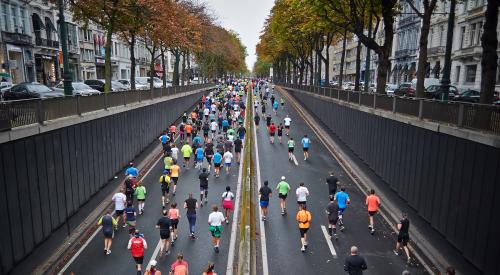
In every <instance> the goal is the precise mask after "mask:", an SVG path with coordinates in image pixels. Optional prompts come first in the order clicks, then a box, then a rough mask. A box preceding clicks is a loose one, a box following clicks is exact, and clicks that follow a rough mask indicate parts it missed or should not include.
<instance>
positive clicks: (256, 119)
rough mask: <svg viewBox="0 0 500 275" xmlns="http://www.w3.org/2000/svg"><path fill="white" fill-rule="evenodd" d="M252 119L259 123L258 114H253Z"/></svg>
mask: <svg viewBox="0 0 500 275" xmlns="http://www.w3.org/2000/svg"><path fill="white" fill-rule="evenodd" d="M253 120H255V123H256V124H259V121H260V116H259V115H255V117H254V118H253Z"/></svg>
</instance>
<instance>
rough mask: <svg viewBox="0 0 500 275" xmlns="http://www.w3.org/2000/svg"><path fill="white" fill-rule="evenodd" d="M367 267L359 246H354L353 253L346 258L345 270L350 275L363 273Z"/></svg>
mask: <svg viewBox="0 0 500 275" xmlns="http://www.w3.org/2000/svg"><path fill="white" fill-rule="evenodd" d="M367 268H368V267H367V266H366V261H365V259H364V258H363V257H361V256H359V255H358V248H357V247H356V246H352V247H351V255H350V256H348V257H347V258H346V259H345V262H344V270H345V271H347V274H349V275H362V274H363V270H366V269H367Z"/></svg>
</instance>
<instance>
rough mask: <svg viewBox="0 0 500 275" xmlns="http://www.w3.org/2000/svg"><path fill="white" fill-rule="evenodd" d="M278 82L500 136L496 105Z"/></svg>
mask: <svg viewBox="0 0 500 275" xmlns="http://www.w3.org/2000/svg"><path fill="white" fill-rule="evenodd" d="M277 84H278V85H281V86H283V87H285V88H292V89H298V90H302V91H306V92H310V93H313V94H317V95H321V96H326V97H330V98H334V99H336V100H339V101H344V102H348V103H351V104H357V105H361V106H365V107H368V108H373V109H381V110H385V111H391V112H393V113H398V114H403V115H408V116H414V117H417V118H419V119H421V120H424V119H425V120H429V121H435V122H441V123H446V124H451V125H454V126H457V127H461V128H467V129H472V130H478V131H485V132H490V133H493V134H496V135H500V106H496V105H485V104H477V103H467V102H459V101H441V100H434V99H426V98H415V97H399V96H389V95H385V94H376V93H363V92H357V91H346V90H341V89H336V88H330V87H320V86H309V85H299V84H288V83H277Z"/></svg>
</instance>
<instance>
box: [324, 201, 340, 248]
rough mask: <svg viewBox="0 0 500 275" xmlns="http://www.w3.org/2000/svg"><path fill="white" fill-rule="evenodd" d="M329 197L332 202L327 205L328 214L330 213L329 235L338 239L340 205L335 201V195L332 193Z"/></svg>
mask: <svg viewBox="0 0 500 275" xmlns="http://www.w3.org/2000/svg"><path fill="white" fill-rule="evenodd" d="M329 199H330V202H329V203H328V206H327V207H326V214H327V215H328V235H330V237H335V239H336V240H338V239H339V238H338V237H337V222H338V220H339V206H338V205H337V203H336V202H335V199H334V197H333V196H331V195H330V196H329Z"/></svg>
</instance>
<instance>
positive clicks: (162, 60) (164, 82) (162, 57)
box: [160, 47, 167, 88]
mask: <svg viewBox="0 0 500 275" xmlns="http://www.w3.org/2000/svg"><path fill="white" fill-rule="evenodd" d="M160 52H161V71H162V73H163V88H167V70H166V68H167V66H166V65H165V48H163V47H161V48H160Z"/></svg>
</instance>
